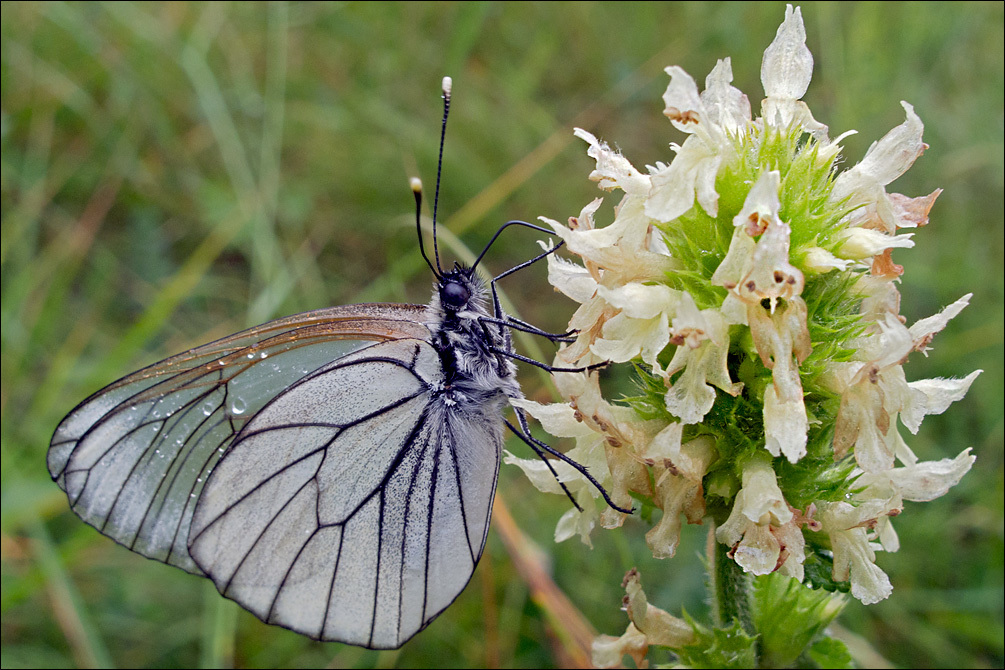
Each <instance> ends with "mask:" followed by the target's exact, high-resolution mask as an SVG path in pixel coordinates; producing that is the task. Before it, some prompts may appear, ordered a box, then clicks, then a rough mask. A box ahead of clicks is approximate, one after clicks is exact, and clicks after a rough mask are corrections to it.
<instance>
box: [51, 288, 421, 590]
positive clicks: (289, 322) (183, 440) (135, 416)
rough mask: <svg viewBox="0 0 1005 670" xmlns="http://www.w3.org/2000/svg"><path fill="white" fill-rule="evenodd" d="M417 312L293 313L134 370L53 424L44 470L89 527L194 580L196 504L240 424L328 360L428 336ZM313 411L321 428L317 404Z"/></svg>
mask: <svg viewBox="0 0 1005 670" xmlns="http://www.w3.org/2000/svg"><path fill="white" fill-rule="evenodd" d="M424 309H425V308H423V307H419V306H412V305H348V306H344V307H334V308H330V309H324V310H318V311H315V312H308V313H305V314H298V315H296V316H291V317H287V318H285V319H278V320H276V321H271V322H269V323H266V324H263V325H261V326H257V327H255V328H252V329H250V330H246V331H243V332H241V333H237V334H235V335H231V336H230V337H226V338H224V339H221V340H218V341H216V342H213V343H211V344H207V345H204V346H202V347H198V348H196V349H192V350H191V351H188V352H185V353H183V354H179V355H177V356H173V357H171V358H168V359H166V360H164V361H161V362H160V363H156V364H154V365H152V366H150V367H148V368H145V369H143V370H140V371H139V372H136V373H133V374H132V375H129V376H128V377H125V378H123V379H120V380H119V381H117V382H115V383H113V384H111V385H109V386H107V387H106V388H104V389H102V390H101V391H98V392H97V393H95V394H94V395H93V396H91V397H90V398H88V399H87V400H85V401H84V402H82V403H81V404H80V405H78V406H77V407H76V408H75V409H74V410H73V411H72V412H70V414H69V415H67V417H66V418H65V419H63V421H62V422H61V423H60V425H59V427H58V428H57V429H56V432H55V434H54V435H53V438H52V444H51V445H50V447H49V453H48V466H49V473H50V474H51V475H52V478H53V479H54V480H55V481H56V483H57V484H59V486H60V487H61V488H62V489H63V490H64V491H66V494H67V497H68V498H69V501H70V507H71V508H72V509H73V511H74V512H76V513H77V515H78V516H80V517H81V518H82V519H83V520H84V521H86V522H87V523H88V524H90V525H92V526H94V527H95V528H97V529H98V530H99V531H101V532H102V533H104V534H105V535H108V536H109V537H111V538H112V539H114V540H115V541H117V542H119V543H121V544H123V545H125V546H126V547H128V548H129V549H132V550H133V551H136V552H138V553H140V554H143V555H144V556H148V557H150V558H154V559H156V560H159V561H163V562H165V563H170V564H172V565H176V566H178V567H181V568H183V569H185V570H188V571H190V572H194V573H197V574H201V571H200V570H199V568H198V567H197V566H196V565H195V563H193V562H192V559H191V558H190V557H189V554H188V550H187V542H188V536H189V525H190V522H191V519H192V514H193V511H194V509H195V503H196V501H197V500H198V499H199V495H200V494H201V492H202V489H203V486H204V484H205V482H206V476H207V474H208V473H209V472H210V471H211V470H212V469H213V468H214V467H215V465H216V464H217V463H218V462H219V460H220V458H221V457H222V456H223V455H224V454H225V453H226V452H227V450H228V449H229V448H230V447H231V444H232V442H233V440H234V436H235V435H236V434H237V433H238V431H240V430H241V428H242V426H244V425H245V424H246V423H247V422H248V420H249V419H251V418H252V417H254V416H255V414H256V413H257V412H258V411H259V410H260V409H261V408H262V407H263V406H265V405H266V404H267V403H268V402H269V401H270V400H272V399H273V398H274V397H275V396H277V395H278V394H280V393H281V392H282V391H283V390H284V389H285V388H287V387H288V386H290V385H291V384H294V383H295V382H296V381H297V380H299V379H302V378H303V377H305V376H306V375H307V374H309V373H311V372H313V371H315V370H317V369H318V368H320V367H322V366H324V365H326V364H328V363H330V362H331V361H332V360H336V359H338V358H339V357H341V356H344V355H346V354H348V353H351V352H353V351H356V350H359V349H360V348H362V347H366V346H369V345H372V344H373V343H374V341H377V342H380V341H387V340H395V339H399V338H403V337H418V338H424V337H428V331H427V329H426V327H425V326H424V325H422V319H423V316H424ZM317 409H318V411H319V414H318V415H317V417H316V419H317V420H319V421H323V420H324V418H323V416H324V415H323V411H324V408H317Z"/></svg>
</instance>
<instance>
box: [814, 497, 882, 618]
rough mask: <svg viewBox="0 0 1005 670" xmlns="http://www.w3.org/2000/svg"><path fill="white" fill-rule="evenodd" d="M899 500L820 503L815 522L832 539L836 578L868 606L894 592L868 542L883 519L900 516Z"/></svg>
mask: <svg viewBox="0 0 1005 670" xmlns="http://www.w3.org/2000/svg"><path fill="white" fill-rule="evenodd" d="M900 508H901V503H900V496H892V497H891V498H888V499H875V500H870V501H866V502H863V503H861V504H859V505H857V506H856V505H852V504H850V503H846V502H819V503H817V515H816V519H817V520H818V521H819V522H820V525H821V530H822V531H823V532H825V533H827V535H828V536H829V537H830V541H831V550H832V551H833V552H834V570H833V577H834V579H835V580H836V581H839V582H845V581H851V594H852V595H853V596H854V597H855V598H857V599H858V600H860V601H862V602H863V603H864V604H866V605H871V604H873V603H877V602H879V601H880V600H883V599H884V598H888V597H889V596H890V594H891V593H892V592H893V586H892V585H891V584H890V578H889V577H887V576H886V573H885V572H883V571H882V570H881V569H880V568H879V567H878V566H877V565H876V552H875V550H874V549H873V547H872V545H871V544H870V541H869V532H868V531H869V529H870V528H874V527H875V526H876V524H877V519H878V518H879V517H882V516H889V515H891V514H892V515H896V514H899V513H900Z"/></svg>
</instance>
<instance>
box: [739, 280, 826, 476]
mask: <svg viewBox="0 0 1005 670" xmlns="http://www.w3.org/2000/svg"><path fill="white" fill-rule="evenodd" d="M806 318H807V313H806V303H804V302H803V301H802V299H801V298H795V299H791V300H787V301H786V302H785V307H784V309H781V310H777V311H775V312H774V313H773V314H770V315H769V314H768V312H767V311H766V310H765V309H764V308H763V307H761V305H760V304H752V305H748V306H747V322H748V323H749V324H750V333H751V335H752V336H753V339H754V345H755V346H756V347H757V353H758V355H759V356H760V358H761V362H762V363H763V364H764V366H765V367H766V368H768V369H770V370H771V386H769V387H767V388H766V389H765V390H764V433H765V447H766V448H767V450H768V452H769V453H771V455H772V456H778V455H784V456H785V457H786V458H788V459H789V461H790V462H791V463H795V462H797V461H798V460H799V459H800V458H802V457H803V456H804V455H805V454H806V431H807V430H808V429H809V420H808V419H807V416H806V405H805V404H804V402H803V386H802V381H801V379H800V378H799V365H800V364H801V363H802V362H803V361H804V360H806V357H807V356H809V355H810V353H811V351H812V347H811V346H810V334H809V330H808V329H807V325H806Z"/></svg>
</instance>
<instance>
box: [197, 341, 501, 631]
mask: <svg viewBox="0 0 1005 670" xmlns="http://www.w3.org/2000/svg"><path fill="white" fill-rule="evenodd" d="M443 377H444V374H443V366H442V363H441V361H440V358H439V355H438V354H437V352H436V351H435V350H434V349H433V347H432V346H430V345H429V344H428V343H427V342H425V341H422V340H415V339H402V340H397V341H393V342H386V343H382V344H377V345H374V346H372V347H369V348H367V349H365V350H363V351H360V352H357V353H355V354H352V355H348V356H345V357H343V358H341V359H339V360H337V361H334V362H333V363H332V364H330V365H328V366H325V367H324V368H322V369H319V370H318V371H316V372H314V373H313V374H311V375H309V376H308V377H306V378H305V379H303V380H302V381H300V382H298V383H297V384H295V385H294V386H292V387H290V388H289V389H287V390H286V391H284V392H283V393H282V394H281V395H279V396H278V397H277V398H276V399H275V400H274V401H272V402H271V403H269V404H268V405H267V406H266V407H264V408H263V409H262V410H261V411H260V412H258V413H257V414H256V416H255V417H254V418H253V419H252V420H251V421H250V422H248V424H247V425H246V426H245V427H244V428H243V429H242V430H241V432H240V434H239V435H238V436H237V439H236V440H235V443H234V445H233V447H232V448H231V450H230V451H229V452H228V453H227V455H226V456H225V457H224V458H223V460H222V461H221V462H220V464H219V465H218V466H217V468H216V469H215V470H214V471H213V473H212V476H211V477H210V479H209V482H208V483H207V484H206V488H205V490H204V492H203V494H202V497H201V499H200V501H199V504H198V506H197V508H196V512H195V517H194V519H193V522H192V530H191V536H190V543H189V552H190V553H191V555H192V557H193V558H194V559H195V561H196V563H197V564H198V565H199V566H200V567H201V568H202V569H203V570H204V571H205V572H206V573H207V574H209V575H210V576H211V577H212V579H213V580H214V582H215V583H216V585H217V588H218V589H219V590H220V592H221V593H223V594H224V595H225V596H227V597H229V598H232V599H234V600H236V601H237V602H239V603H240V604H241V605H243V606H244V607H245V608H247V609H248V610H250V611H251V612H253V613H255V614H256V615H257V616H258V617H259V618H261V619H262V620H263V621H266V622H268V623H274V624H278V625H281V626H285V627H287V628H290V629H292V630H295V631H297V632H300V633H304V634H306V635H309V636H311V637H314V638H317V639H322V640H338V641H342V642H349V643H352V644H357V645H363V646H368V647H372V648H395V647H398V646H400V645H401V644H403V643H404V642H405V641H406V640H407V639H409V638H410V637H412V636H413V635H414V634H415V633H417V632H418V631H419V630H421V629H422V628H424V627H425V626H426V625H428V624H429V622H430V621H432V620H433V619H434V618H435V617H436V616H437V615H438V614H439V613H440V612H442V611H443V610H444V609H445V608H446V607H447V606H448V605H449V604H450V603H451V602H453V600H454V599H455V598H456V597H457V595H458V594H459V593H460V592H461V590H463V588H464V586H465V585H466V584H467V583H468V581H469V580H470V578H471V575H472V573H473V571H474V568H475V564H476V563H477V561H478V559H479V557H480V556H481V552H482V549H483V547H484V543H485V538H486V535H487V530H488V524H489V518H490V514H491V505H492V498H493V494H494V492H495V485H496V477H497V475H498V469H499V458H500V452H501V442H502V435H501V421H500V412H501V406H500V405H501V402H497V401H496V400H498V399H493V400H491V401H489V402H487V403H481V402H478V403H473V404H472V405H471V406H470V407H466V408H464V409H463V410H460V411H457V410H455V409H454V406H453V405H450V404H448V403H445V402H444V401H443V399H442V397H441V394H440V391H441V390H442V389H443V382H444V379H443Z"/></svg>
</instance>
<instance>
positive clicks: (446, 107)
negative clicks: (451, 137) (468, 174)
mask: <svg viewBox="0 0 1005 670" xmlns="http://www.w3.org/2000/svg"><path fill="white" fill-rule="evenodd" d="M453 85H454V81H453V80H452V79H451V78H450V77H444V78H443V126H442V127H441V128H440V158H439V160H437V161H436V192H435V193H434V194H433V256H434V257H435V258H436V269H437V270H439V271H440V272H439V274H437V276H440V275H442V274H443V270H442V269H441V268H440V248H439V246H438V245H437V243H436V212H437V208H438V207H439V205H440V175H441V174H442V173H443V142H444V140H446V137H447V116H449V114H450V89H451V88H452V87H453Z"/></svg>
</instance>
